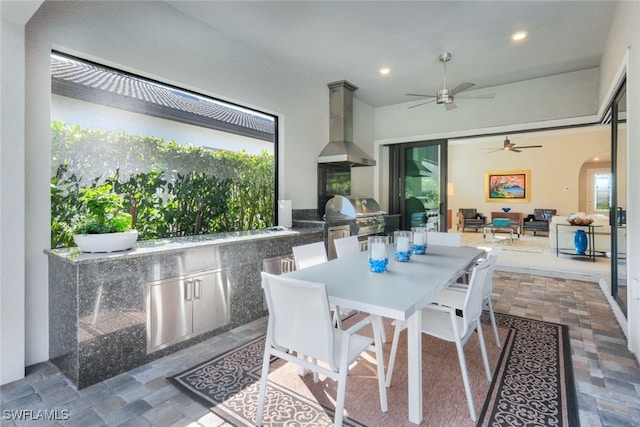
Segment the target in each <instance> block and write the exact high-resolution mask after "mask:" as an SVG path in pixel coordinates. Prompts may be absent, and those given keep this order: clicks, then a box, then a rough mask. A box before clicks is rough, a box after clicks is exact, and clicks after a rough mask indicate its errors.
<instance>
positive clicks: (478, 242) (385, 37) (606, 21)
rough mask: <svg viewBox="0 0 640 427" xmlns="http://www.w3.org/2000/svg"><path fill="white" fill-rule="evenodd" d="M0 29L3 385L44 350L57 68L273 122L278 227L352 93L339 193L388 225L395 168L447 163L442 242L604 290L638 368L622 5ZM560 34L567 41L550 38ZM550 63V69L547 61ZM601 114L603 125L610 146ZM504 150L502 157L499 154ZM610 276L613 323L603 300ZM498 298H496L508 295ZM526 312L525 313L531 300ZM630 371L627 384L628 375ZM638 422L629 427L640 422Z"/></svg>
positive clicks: (398, 8)
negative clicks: (438, 150)
mask: <svg viewBox="0 0 640 427" xmlns="http://www.w3.org/2000/svg"><path fill="white" fill-rule="evenodd" d="M429 7H432V9H428V8H429ZM538 7H539V8H540V9H538ZM572 7H577V8H578V9H572ZM527 15H529V16H527ZM436 16H437V17H440V18H441V19H434V17H436ZM558 17H563V19H559V18H558ZM0 18H1V19H2V25H1V26H0V36H1V37H0V39H1V43H2V57H1V64H0V65H1V68H0V69H1V73H0V81H1V88H2V92H1V100H0V108H1V111H2V117H1V120H2V122H1V123H2V124H1V127H0V128H1V129H0V133H1V143H2V145H1V148H0V150H1V153H2V155H1V157H0V162H1V163H0V181H1V182H2V183H3V185H2V186H0V218H1V221H0V236H1V239H0V320H1V324H0V384H1V385H3V386H8V385H9V386H10V385H11V384H15V382H16V381H21V380H24V378H25V375H26V374H25V372H26V371H25V369H26V368H28V367H31V366H36V365H38V364H42V363H46V362H47V361H49V360H50V350H51V349H52V348H53V347H55V344H56V343H55V342H54V339H53V338H52V337H51V335H50V328H51V326H52V324H53V322H52V321H51V318H50V310H51V309H52V308H51V307H52V305H51V301H50V289H51V288H50V283H49V278H50V267H51V264H50V263H49V255H48V254H47V251H50V250H51V199H50V195H51V176H50V170H51V161H52V158H51V157H52V156H51V134H50V129H51V126H50V122H51V95H52V91H51V69H50V61H51V54H52V52H54V51H56V52H61V53H64V54H67V55H72V56H75V57H78V58H81V59H83V60H87V61H92V62H95V63H97V64H101V65H104V66H107V67H112V68H114V69H118V70H123V71H125V72H128V73H132V74H134V75H140V76H144V77H147V78H150V79H153V80H155V81H158V82H163V83H165V84H167V85H173V86H175V87H180V88H184V89H185V90H191V91H194V92H195V93H201V94H204V95H207V96H211V97H214V98H217V99H221V100H224V101H227V102H230V103H233V104H235V105H239V106H244V107H247V108H254V109H257V110H259V111H263V112H265V113H268V114H271V115H273V116H274V117H277V118H278V120H279V125H278V128H277V150H278V154H277V157H278V163H277V165H278V168H277V172H276V174H277V192H276V199H277V200H290V201H292V204H293V210H294V211H296V210H297V211H308V210H312V211H316V210H317V209H318V208H319V206H318V191H317V182H318V175H317V173H318V156H319V154H320V153H321V152H322V150H323V148H324V147H325V146H326V145H327V142H329V141H330V126H329V122H330V110H331V106H330V102H329V96H328V89H327V84H329V83H331V82H336V81H343V80H346V81H348V82H350V83H351V84H353V85H355V86H357V87H358V88H357V90H356V91H355V94H354V98H353V105H352V107H353V128H352V135H351V137H352V141H351V142H353V143H355V145H357V146H358V147H359V148H360V149H361V150H363V151H364V152H366V153H368V154H370V155H371V156H372V157H373V160H374V161H375V163H376V166H374V167H353V168H351V169H350V174H351V194H360V195H367V196H371V197H373V198H374V199H376V200H378V201H379V203H380V207H381V209H382V210H384V211H387V212H389V213H393V214H399V213H400V212H399V210H398V211H396V209H395V208H394V206H393V203H394V198H393V197H392V196H393V195H394V194H397V193H394V191H396V190H397V189H396V190H394V188H393V185H394V179H395V178H397V177H396V175H394V169H393V165H394V163H393V162H394V155H395V154H394V153H395V151H394V150H397V149H398V148H399V147H408V148H410V147H414V146H422V145H430V144H434V143H435V144H442V145H439V146H440V147H442V146H446V157H445V158H441V161H442V164H440V165H439V166H440V168H441V170H446V174H445V175H444V177H445V178H444V179H441V180H440V186H441V187H440V189H441V191H440V194H442V195H444V194H447V196H446V201H444V200H441V201H442V203H443V204H442V205H441V206H440V208H441V209H444V210H443V211H441V212H440V213H439V214H440V215H441V220H440V224H441V225H440V228H441V229H442V228H444V229H445V230H448V231H449V232H452V233H453V232H460V233H462V235H463V239H464V240H463V241H464V242H465V243H466V244H469V245H474V246H491V247H501V248H504V249H506V250H504V251H503V252H502V253H501V261H499V263H501V264H502V267H501V268H502V271H504V272H506V273H509V272H515V273H525V274H528V273H532V270H534V269H535V270H536V272H535V273H534V274H536V275H540V273H541V272H544V271H545V269H546V270H547V272H552V271H553V272H554V273H555V274H550V276H553V277H555V278H556V279H558V280H561V279H562V278H563V277H564V278H567V280H569V279H573V278H575V277H578V278H584V274H588V275H591V276H593V277H602V278H603V280H599V279H596V280H595V281H597V282H598V285H599V287H600V289H601V290H602V292H601V293H602V294H603V295H604V300H605V301H606V302H607V308H606V310H607V313H609V311H608V310H610V311H614V312H615V313H616V320H617V322H618V323H619V325H620V328H621V329H622V331H623V332H624V334H623V335H624V339H625V348H624V350H625V351H628V352H630V353H631V354H633V357H634V358H635V359H636V362H637V360H638V359H639V357H638V355H639V354H640V327H639V326H638V325H640V322H639V321H638V313H640V298H639V297H638V292H640V289H638V287H639V286H640V283H639V280H640V279H639V278H640V258H638V256H637V255H636V254H638V253H639V252H640V238H638V235H639V233H640V232H639V231H638V230H640V228H639V227H640V215H636V214H635V212H636V211H637V212H640V204H639V202H638V201H639V199H638V197H639V196H638V194H637V192H634V191H632V189H633V188H636V187H637V185H638V184H639V183H640V170H638V168H634V167H633V161H632V159H637V158H640V143H638V141H640V127H639V126H637V125H636V123H638V122H639V121H640V98H638V97H637V96H628V97H624V99H623V102H621V103H619V104H616V102H618V101H620V99H619V98H617V96H619V94H620V92H619V91H620V89H621V88H623V87H624V88H626V89H625V90H626V93H629V94H636V93H639V92H640V71H638V70H640V51H639V50H638V46H640V28H639V27H638V26H637V22H640V3H639V2H637V1H593V2H584V3H582V2H535V1H509V2H495V3H493V2H465V1H460V2H458V1H455V2H421V1H418V2H401V4H398V2H315V1H311V2H215V6H214V2H207V1H197V2H183V1H131V2H127V3H126V6H125V3H122V2H115V1H100V2H85V1H53V0H44V1H40V0H38V1H29V2H22V1H9V0H2V1H0ZM528 18H530V19H532V20H533V19H534V18H535V23H536V25H538V27H530V28H528V31H529V35H528V37H529V39H528V40H526V41H525V42H524V43H523V44H517V43H516V42H512V41H511V40H509V36H510V35H511V34H510V33H511V32H512V31H515V30H517V29H519V28H518V27H519V26H520V25H525V24H526V23H527V22H528ZM511 19H513V21H510V20H511ZM559 21H562V22H560V23H559ZM434 23H435V24H434ZM506 23H508V25H507V24H506ZM436 24H437V25H436ZM480 24H482V25H480ZM560 24H562V25H560ZM563 26H564V28H565V31H567V33H566V34H564V36H563V37H560V35H561V34H562V32H558V31H559V30H558V28H561V27H563ZM285 29H286V30H285ZM551 29H553V30H554V31H556V32H552V31H551ZM498 30H499V31H500V32H504V34H497V32H498ZM298 31H299V32H301V33H300V35H298V33H296V32H298ZM421 31H428V33H421ZM571 31H575V32H576V33H577V32H579V34H578V35H575V34H573V33H572V34H569V32H571ZM507 32H508V33H509V34H507ZM503 38H504V40H503ZM572 38H575V40H573V39H572ZM565 39H569V40H568V41H567V40H565ZM578 40H580V41H581V42H582V43H578ZM483 43H484V45H483ZM527 43H529V45H527ZM560 46H562V54H561V56H562V55H564V56H565V57H566V58H567V59H566V61H565V60H562V59H561V58H559V57H558V56H553V57H552V55H555V54H556V53H557V52H555V51H556V50H558V51H560V50H561V49H560ZM556 48H557V49H556ZM380 50H382V52H383V53H379V52H380ZM445 52H450V55H451V57H450V58H449V59H447V60H446V61H444V60H442V59H440V58H442V55H443V54H444V53H445ZM540 52H544V53H543V54H541V53H540ZM574 52H579V55H578V54H576V55H575V56H574V55H573V53H574ZM321 53H322V54H321ZM323 55H330V56H328V57H327V56H323ZM534 59H535V60H534ZM443 65H444V73H443ZM381 67H389V70H388V71H387V73H388V74H385V75H380V74H379V73H378V70H379V69H380V68H381ZM443 77H444V82H443ZM447 82H448V83H447ZM462 82H474V83H475V86H474V87H471V86H469V87H466V88H465V89H464V90H461V91H460V93H459V94H458V93H457V92H456V93H455V94H453V95H452V96H455V97H456V98H455V106H456V107H457V108H455V109H452V108H451V107H452V106H451V105H450V104H451V103H450V101H447V100H446V99H441V98H442V97H441V96H440V98H438V96H437V95H436V92H437V91H438V90H441V89H442V88H443V83H444V88H445V89H447V88H448V87H455V86H456V85H457V84H459V83H462ZM407 94H418V95H420V96H419V97H416V96H413V95H411V96H409V95H407ZM465 98H467V99H465ZM473 98H477V99H473ZM436 99H437V101H436ZM429 101H432V102H429ZM441 101H442V102H441ZM425 102H426V104H424V105H417V104H421V103H425ZM614 105H615V106H616V108H613V109H612V106H614ZM618 107H620V108H619V109H618ZM611 111H614V117H613V120H614V123H619V126H618V127H616V128H615V129H614V128H612V126H611V122H612V117H611V116H610V114H609V113H610V112H611ZM616 120H618V122H616ZM612 133H615V135H616V141H618V143H616V144H615V145H612ZM505 140H508V141H510V142H511V143H513V144H515V146H514V148H515V150H505V149H504V148H505V147H507V145H506V144H505ZM530 146H531V147H532V148H526V149H522V150H518V147H522V148H524V147H530ZM612 147H615V150H612ZM612 171H613V172H614V176H615V188H616V189H617V192H616V194H615V195H613V196H612V197H613V198H614V200H613V201H614V202H615V203H613V206H616V207H621V208H624V210H625V212H626V213H627V215H626V218H625V220H624V224H622V223H617V226H618V231H617V232H616V233H614V234H615V236H617V237H616V238H617V240H613V242H614V243H615V245H617V246H616V248H614V249H613V253H614V255H613V258H611V252H612V248H611V242H612V240H611V235H612V233H611V232H609V234H608V236H609V237H607V234H606V230H605V229H606V228H607V227H608V225H606V224H608V223H610V220H611V218H610V217H611V215H609V213H608V212H606V211H605V210H604V209H603V210H602V211H599V210H597V209H595V206H596V201H595V200H594V197H595V194H596V193H594V191H593V189H594V185H595V183H594V179H595V178H594V177H595V176H596V175H597V174H598V173H603V174H611V173H612ZM501 173H502V174H508V175H520V174H522V175H526V177H527V181H528V183H527V185H528V186H529V187H527V188H528V190H527V193H528V194H527V196H526V198H522V200H517V199H506V200H505V199H502V200H499V199H497V198H492V197H491V194H490V191H489V181H488V179H489V178H488V177H489V176H491V175H492V174H493V175H500V174H501ZM395 182H397V180H396V181H395ZM403 197H404V196H403ZM274 202H275V201H274ZM465 208H474V209H476V210H477V212H479V213H482V214H484V215H485V216H486V218H487V221H491V219H492V218H491V214H492V212H498V213H499V212H503V208H505V209H508V210H509V212H512V213H521V214H522V217H523V220H524V219H526V218H527V217H528V216H529V215H533V214H534V212H535V210H536V209H553V210H556V214H555V216H557V217H558V218H562V220H558V219H557V221H561V222H562V224H565V220H568V219H569V218H570V217H571V215H572V214H579V215H578V216H583V217H584V216H589V215H604V216H605V217H606V218H601V217H597V216H594V218H596V220H601V222H597V223H596V222H594V223H593V225H597V226H598V227H602V228H600V231H601V233H599V234H600V236H599V238H598V245H605V246H597V247H596V248H597V249H598V248H601V249H602V250H601V251H600V253H599V254H598V256H596V257H595V259H594V260H593V261H594V262H591V261H592V260H591V259H589V258H588V257H587V258H585V259H580V260H574V259H572V257H571V256H568V255H566V254H562V253H557V252H556V248H557V245H558V244H557V240H556V239H557V238H560V236H559V230H562V226H560V228H557V227H555V224H556V223H557V222H556V223H554V222H552V218H548V220H549V221H550V222H549V230H548V231H547V232H540V233H538V232H536V233H535V234H534V233H533V232H532V231H531V230H525V229H524V226H523V230H521V234H522V235H521V236H520V237H519V238H518V237H517V236H514V242H508V241H506V240H507V236H508V233H496V235H495V236H483V232H484V230H483V229H482V228H480V229H478V228H476V229H466V230H457V229H456V228H457V222H458V219H457V212H458V210H459V209H465ZM449 211H450V213H449ZM616 220H617V218H616ZM622 225H624V227H622ZM620 228H624V233H621V232H620ZM594 229H595V230H596V232H597V227H595V228H594ZM607 240H608V244H609V246H606V244H607ZM498 242H499V243H498ZM602 242H604V243H602ZM563 244H564V243H563ZM567 244H568V245H572V242H569V243H567ZM621 254H624V257H621V256H620V255H621ZM539 259H540V260H541V261H537V260H539ZM621 260H624V273H623V274H622V273H621V278H622V279H623V280H624V294H625V295H624V297H625V307H624V312H622V311H621V310H620V307H619V304H618V303H617V302H616V300H615V298H613V297H612V296H611V294H610V292H611V286H612V285H611V283H607V280H609V281H610V280H611V274H612V270H613V269H614V268H615V266H616V265H618V261H621ZM538 262H539V264H538ZM612 265H613V266H614V267H612ZM533 267H535V268H533ZM585 272H586V273H585ZM506 273H505V274H506ZM542 275H543V276H544V274H542ZM576 275H577V276H576ZM607 278H608V279H607ZM615 282H617V280H616V281H615ZM614 286H615V285H614ZM501 289H503V290H505V293H504V295H510V294H509V289H508V286H505V287H504V288H501ZM527 298H529V302H532V300H533V299H534V298H535V294H534V296H530V295H528V296H527ZM521 303H522V300H521V299H518V300H516V299H514V300H511V301H509V304H510V305H513V306H518V305H519V304H521ZM496 307H497V308H498V309H499V306H498V305H497V306H496ZM581 307H582V306H581ZM576 311H580V308H577V309H576ZM199 348H200V347H199ZM597 351H598V350H595V352H596V353H597ZM577 356H578V357H579V356H581V355H577ZM587 358H588V357H587ZM587 365H588V362H585V365H584V366H580V369H582V370H583V371H588V372H590V373H592V374H594V372H593V371H594V370H597V371H598V372H596V373H595V374H594V375H598V373H599V372H602V371H606V368H605V369H603V370H602V371H601V370H600V369H599V368H593V369H591V368H590V367H589V366H587ZM636 366H637V364H636V365H635V366H633V367H630V368H629V370H630V371H632V372H633V375H630V376H632V377H633V376H634V375H635V371H634V369H635V367H636ZM604 375H606V374H603V376H604ZM162 379H163V380H164V377H163V378H162ZM602 381H603V382H604V380H602ZM587 394H588V393H587ZM589 402H591V401H589ZM634 403H635V400H634ZM593 406H597V405H596V404H595V403H593ZM636 406H637V407H635V410H634V415H632V416H631V418H633V417H634V416H635V415H637V412H638V408H640V405H636ZM594 411H595V412H597V409H595V410H594ZM636 420H637V418H636ZM605 424H606V423H605ZM594 425H602V424H598V423H596V424H594Z"/></svg>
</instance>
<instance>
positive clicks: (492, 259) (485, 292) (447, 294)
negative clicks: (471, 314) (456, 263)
mask: <svg viewBox="0 0 640 427" xmlns="http://www.w3.org/2000/svg"><path fill="white" fill-rule="evenodd" d="M499 254H500V249H499V248H492V249H491V252H489V256H487V258H486V261H485V262H487V263H489V272H488V273H487V279H486V280H485V281H484V283H483V284H482V299H483V304H482V306H483V307H485V306H487V307H488V311H489V317H490V318H491V327H492V328H493V335H494V336H495V338H496V345H497V346H498V348H500V346H501V344H500V335H498V326H497V325H496V316H495V313H494V312H493V303H492V302H491V294H492V293H493V272H494V270H495V267H496V262H497V259H498V255H499ZM467 287H468V285H463V284H460V283H455V284H454V285H452V286H449V287H448V288H446V289H443V290H442V291H441V292H440V293H439V294H438V295H437V296H436V298H435V300H434V302H435V303H436V304H440V305H446V306H448V307H453V308H457V309H459V310H462V306H463V304H464V299H465V294H466V290H467Z"/></svg>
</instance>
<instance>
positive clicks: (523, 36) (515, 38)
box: [511, 31, 527, 42]
mask: <svg viewBox="0 0 640 427" xmlns="http://www.w3.org/2000/svg"><path fill="white" fill-rule="evenodd" d="M526 38H527V32H526V31H518V32H517V33H513V34H512V35H511V40H513V41H514V42H519V41H522V40H524V39H526Z"/></svg>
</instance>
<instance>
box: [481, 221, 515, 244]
mask: <svg viewBox="0 0 640 427" xmlns="http://www.w3.org/2000/svg"><path fill="white" fill-rule="evenodd" d="M496 231H497V232H503V233H509V238H510V239H511V242H513V232H514V231H515V232H516V233H517V234H518V238H520V226H519V225H518V224H511V225H509V226H508V227H496V226H495V225H493V224H487V225H485V226H484V227H482V238H483V239H485V240H486V238H487V232H491V236H492V238H491V241H492V242H495V241H496Z"/></svg>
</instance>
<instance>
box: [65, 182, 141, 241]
mask: <svg viewBox="0 0 640 427" xmlns="http://www.w3.org/2000/svg"><path fill="white" fill-rule="evenodd" d="M79 199H80V202H81V203H82V207H83V208H84V209H82V210H81V211H80V213H79V217H80V218H79V219H80V222H79V224H78V226H77V227H75V230H74V232H75V234H104V233H118V232H122V231H127V230H131V224H132V218H131V215H130V214H128V213H126V212H121V211H120V210H121V209H122V207H123V199H122V196H120V195H119V194H117V193H115V192H113V188H112V187H111V184H104V185H99V186H97V187H85V188H83V189H82V190H81V191H80V198H79Z"/></svg>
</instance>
